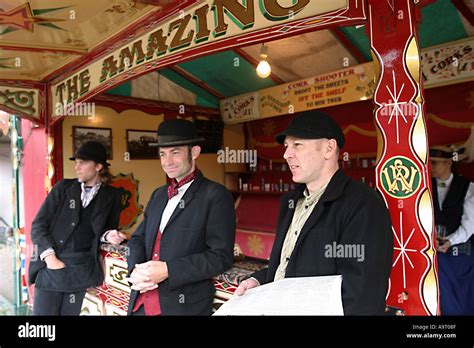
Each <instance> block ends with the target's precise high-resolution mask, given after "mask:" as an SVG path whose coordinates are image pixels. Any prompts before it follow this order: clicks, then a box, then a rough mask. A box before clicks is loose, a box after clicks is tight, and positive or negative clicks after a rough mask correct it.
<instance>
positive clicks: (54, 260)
mask: <svg viewBox="0 0 474 348" xmlns="http://www.w3.org/2000/svg"><path fill="white" fill-rule="evenodd" d="M44 262H46V267H48V268H49V269H61V268H65V267H66V264H65V263H64V262H62V261H61V260H60V259H58V257H57V256H56V254H51V255H48V256H46V257H45V258H44Z"/></svg>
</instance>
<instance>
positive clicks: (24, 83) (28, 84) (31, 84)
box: [0, 79, 46, 89]
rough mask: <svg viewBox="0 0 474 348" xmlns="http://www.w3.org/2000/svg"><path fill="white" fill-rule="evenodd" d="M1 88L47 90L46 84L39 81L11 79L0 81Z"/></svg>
mask: <svg viewBox="0 0 474 348" xmlns="http://www.w3.org/2000/svg"><path fill="white" fill-rule="evenodd" d="M0 85H1V86H12V87H16V88H21V87H25V88H37V89H41V88H46V83H44V82H39V81H31V80H10V79H0Z"/></svg>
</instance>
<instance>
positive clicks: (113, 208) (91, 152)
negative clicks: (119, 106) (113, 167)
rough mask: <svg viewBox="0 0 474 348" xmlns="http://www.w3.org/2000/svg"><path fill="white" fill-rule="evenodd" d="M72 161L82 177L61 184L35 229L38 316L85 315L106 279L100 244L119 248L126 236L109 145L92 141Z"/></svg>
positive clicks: (30, 277)
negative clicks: (90, 295) (90, 293)
mask: <svg viewBox="0 0 474 348" xmlns="http://www.w3.org/2000/svg"><path fill="white" fill-rule="evenodd" d="M71 160H75V161H76V163H75V166H74V169H75V171H76V174H77V177H78V179H65V180H62V181H60V182H59V183H57V184H56V185H55V186H54V187H53V189H52V190H51V192H50V193H49V194H48V196H47V197H46V199H45V201H44V203H43V204H42V206H41V208H40V210H39V211H38V214H37V215H36V217H35V219H34V221H33V223H32V226H31V239H32V241H33V243H34V244H35V245H36V246H37V248H38V255H39V259H38V258H37V257H36V259H32V260H31V262H30V267H29V275H28V281H29V283H30V284H35V300H34V306H33V314H35V315H79V313H80V311H81V305H82V301H83V299H84V296H85V291H86V289H87V288H88V287H91V286H97V285H100V284H101V283H102V281H103V277H104V276H103V271H102V264H101V262H100V258H99V242H100V241H101V240H102V241H103V242H110V243H113V244H119V243H120V242H122V241H123V239H124V237H126V235H125V234H122V233H121V232H118V231H117V230H116V228H117V226H118V222H119V217H120V210H121V209H120V199H121V193H120V191H119V190H118V189H116V188H114V187H111V186H108V183H109V181H110V179H111V175H110V172H109V169H108V165H109V164H108V163H107V155H106V149H105V147H104V146H103V145H102V144H101V143H99V142H95V141H89V142H86V143H84V144H83V145H82V146H81V147H80V148H79V149H78V150H77V152H76V154H75V156H74V157H72V158H71Z"/></svg>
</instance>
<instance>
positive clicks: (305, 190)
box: [236, 111, 393, 315]
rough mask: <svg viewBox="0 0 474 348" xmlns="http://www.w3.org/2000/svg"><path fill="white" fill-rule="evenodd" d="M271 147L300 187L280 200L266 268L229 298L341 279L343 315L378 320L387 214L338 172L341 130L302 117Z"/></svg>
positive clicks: (316, 117)
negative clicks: (298, 282) (285, 284)
mask: <svg viewBox="0 0 474 348" xmlns="http://www.w3.org/2000/svg"><path fill="white" fill-rule="evenodd" d="M276 140H277V142H278V143H280V144H284V145H285V148H286V150H285V154H284V158H285V160H286V161H287V163H288V166H289V168H290V170H291V172H292V174H293V181H294V182H297V183H301V185H299V186H297V188H296V189H295V190H294V191H291V192H289V193H288V194H286V195H285V196H283V197H282V199H281V206H280V213H279V217H278V226H277V233H276V238H275V243H274V245H273V249H272V252H271V255H270V262H269V266H268V268H265V269H263V270H261V271H258V272H256V273H254V274H253V275H252V278H249V279H247V280H245V281H243V282H242V283H241V284H240V285H239V287H238V288H237V290H236V295H242V294H243V293H244V292H245V291H246V290H247V289H250V288H253V287H256V286H259V285H261V284H266V283H269V282H272V281H278V280H280V279H282V278H290V277H310V276H325V275H342V303H343V308H344V314H345V315H373V314H383V313H384V308H385V296H386V294H387V287H388V279H389V275H390V270H391V266H392V254H393V236H392V230H391V221H390V215H389V212H388V210H387V208H386V206H385V204H384V202H383V201H382V199H381V198H380V196H379V195H378V194H377V193H376V192H375V191H373V190H371V189H369V188H367V187H366V186H365V185H364V184H362V183H358V182H354V181H352V180H351V179H349V178H348V177H347V176H346V175H344V173H343V172H342V171H341V170H340V169H339V167H338V155H339V149H341V148H342V147H343V146H344V134H343V133H342V130H341V128H340V127H339V126H338V125H337V123H336V122H335V121H334V120H333V119H332V118H331V117H329V116H328V115H326V114H324V113H321V112H315V111H309V112H304V113H301V114H298V115H296V116H295V117H294V119H293V120H292V122H291V123H290V125H289V126H288V128H287V129H286V130H285V131H283V132H282V133H280V134H279V135H277V137H276Z"/></svg>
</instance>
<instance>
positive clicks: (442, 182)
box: [430, 146, 474, 315]
mask: <svg viewBox="0 0 474 348" xmlns="http://www.w3.org/2000/svg"><path fill="white" fill-rule="evenodd" d="M466 158H467V155H466V154H465V148H460V149H456V148H455V147H454V146H433V147H431V148H430V161H431V176H432V187H433V191H432V192H433V208H434V218H435V225H436V232H437V241H438V243H437V250H438V276H439V300H440V309H441V315H474V250H473V249H472V244H473V243H474V237H473V235H474V183H472V182H470V180H469V179H468V178H466V177H463V176H462V175H459V174H458V173H456V169H455V167H456V166H457V164H458V163H459V162H460V161H462V160H464V159H466Z"/></svg>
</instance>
